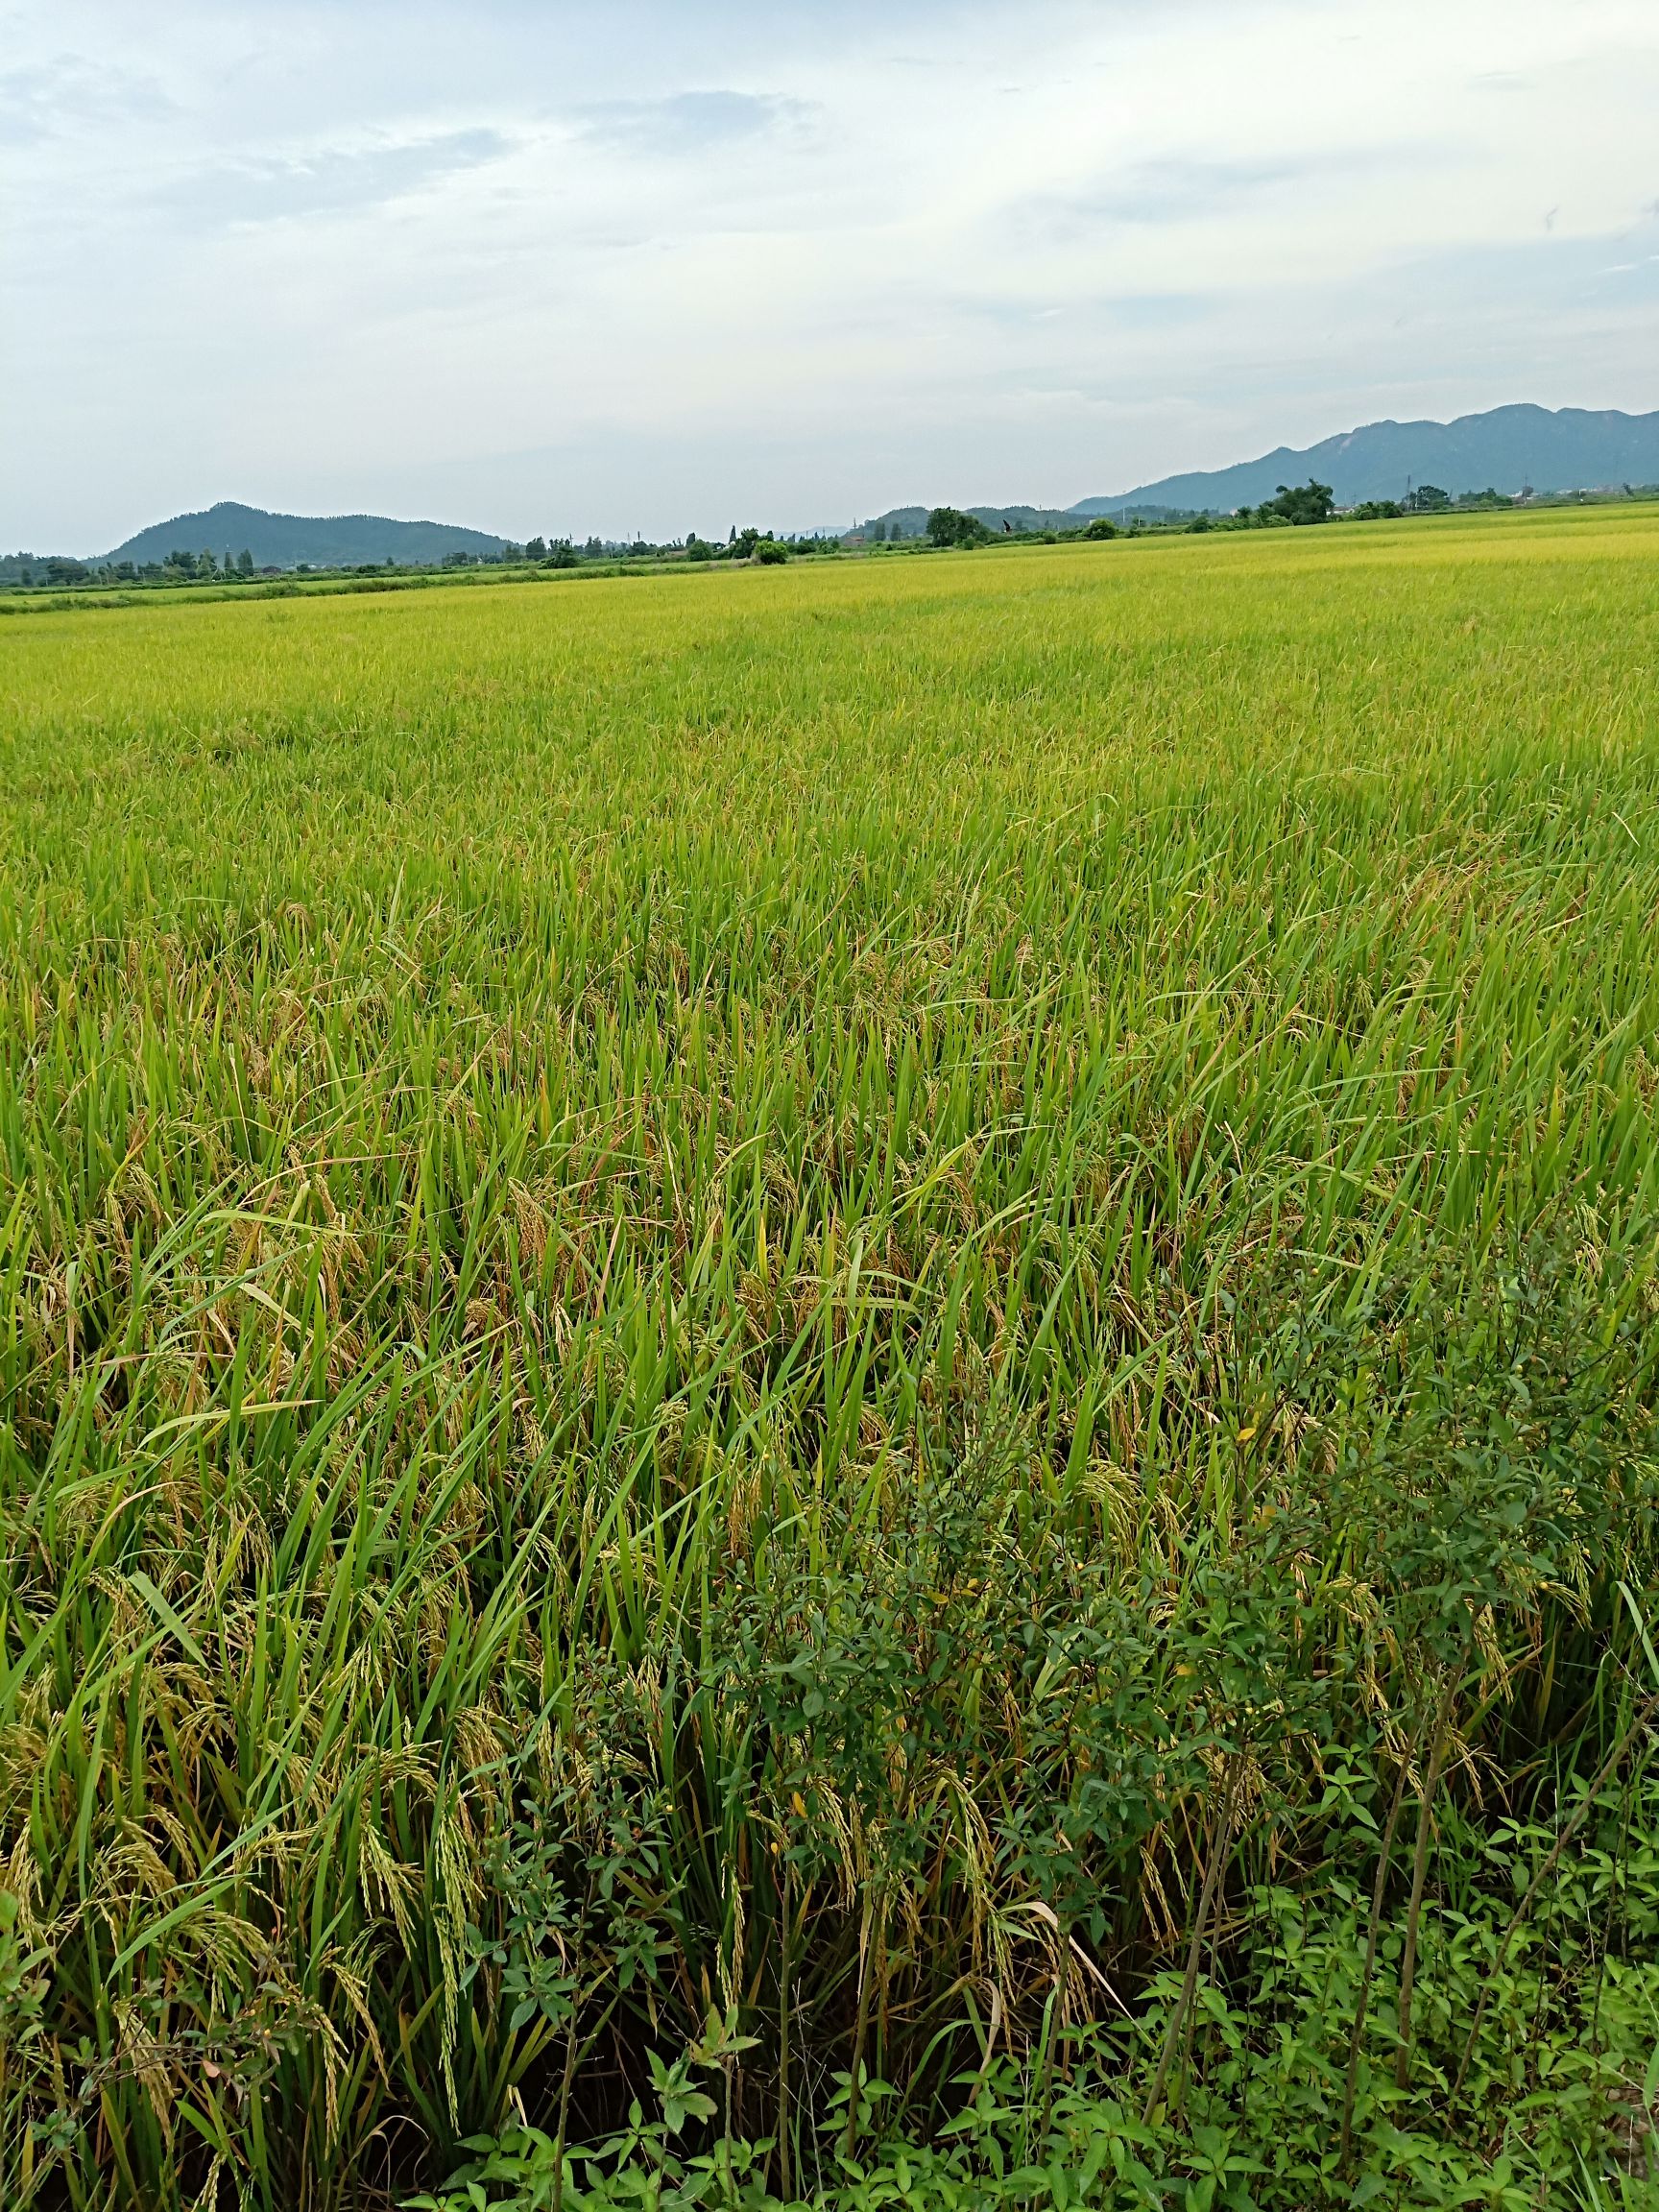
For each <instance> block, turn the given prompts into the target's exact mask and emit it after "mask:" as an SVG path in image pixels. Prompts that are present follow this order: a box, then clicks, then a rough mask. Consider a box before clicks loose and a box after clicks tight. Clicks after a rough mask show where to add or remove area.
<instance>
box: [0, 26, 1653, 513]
mask: <svg viewBox="0 0 1659 2212" xmlns="http://www.w3.org/2000/svg"><path fill="white" fill-rule="evenodd" d="M1656 116H1659V5H1655V0H1088V4H1084V0H1018V4H1015V0H996V4H985V0H883V4H879V5H876V4H871V0H756V4H753V5H751V4H746V0H673V4H672V5H663V4H661V0H599V4H590V0H466V4H465V5H463V4H462V0H448V4H445V0H395V4H394V0H258V4H257V5H245V4H244V0H168V5H167V7H166V8H165V9H151V8H143V9H135V8H133V7H132V6H131V4H130V0H126V4H123V5H120V6H116V5H106V4H103V0H55V4H54V5H53V6H52V7H49V8H48V7H42V6H40V5H39V4H38V0H27V5H21V4H18V0H0V410H3V414H0V548H4V549H11V548H12V547H13V546H16V547H19V548H22V549H27V550H32V551H40V552H52V551H64V552H77V553H81V554H90V553H96V552H101V551H105V550H108V548H109V547H111V546H112V545H114V544H116V543H117V542H119V541H121V540H122V539H124V538H126V537H127V536H129V535H130V534H131V533H132V532H133V531H135V530H137V529H139V528H140V527H142V526H143V525H145V524H146V523H149V522H152V521H157V520H160V519H162V518H164V517H169V516H171V515H174V514H177V513H180V512H185V511H189V510H193V509H198V508H202V507H206V506H209V505H211V504H212V503H213V502H214V501H215V500H217V499H222V498H229V499H240V500H245V501H247V502H249V503H250V504H252V505H255V506H262V507H269V508H275V509H278V510H282V511H285V512H291V513H302V514H336V513H348V512H352V511H362V510H367V511H369V512H373V513H382V514H393V515H398V516H409V517H416V516H420V517H435V518H438V519H442V520H446V521H456V522H465V523H469V524H471V525H473V526H475V527H477V528H481V529H489V530H495V531H498V532H501V533H502V534H504V535H506V536H510V537H514V538H519V539H521V538H524V537H527V536H529V535H531V534H532V533H534V532H541V533H542V534H543V535H558V536H564V535H567V534H568V535H573V536H575V537H578V538H582V537H586V536H588V535H589V533H597V534H598V535H600V536H602V537H613V538H614V537H620V536H624V535H626V536H629V537H632V536H634V535H637V534H640V535H643V536H645V537H648V538H652V539H660V538H668V537H680V536H684V535H685V532H686V531H687V530H690V529H695V530H697V531H699V532H700V533H702V534H703V535H705V536H711V535H713V534H715V533H716V532H717V533H718V534H719V535H721V536H724V535H725V533H726V531H727V529H728V528H729V527H730V526H731V525H733V524H734V523H735V524H737V525H739V526H741V525H742V524H744V523H748V522H753V523H755V524H756V525H757V526H758V527H761V528H779V529H794V528H806V527H811V526H814V525H830V524H834V525H844V524H846V523H848V522H850V521H852V520H853V519H854V518H855V517H865V516H868V515H872V514H876V513H879V512H880V511H881V510H882V509H884V508H887V507H891V506H895V505H899V504H903V503H912V502H914V503H922V504H926V505H933V504H937V503H939V502H941V501H950V502H951V503H954V504H958V505H966V504H969V503H971V502H973V503H979V502H985V503H991V502H997V503H1000V502H1005V501H1017V500H1024V501H1030V502H1033V503H1035V504H1040V505H1055V506H1068V505H1070V504H1071V503H1072V502H1073V501H1074V500H1077V499H1080V498H1084V497H1087V496H1090V495H1094V494H1099V493H1115V492H1118V491H1122V490H1125V489H1128V488H1130V487H1132V486H1135V485H1138V484H1141V483H1144V482H1148V481H1151V480H1153V479H1155V478H1157V477H1159V476H1162V475H1165V474H1167V473H1170V472H1172V471H1175V470H1182V469H1200V468H1214V467H1221V466H1224V465H1226V464H1227V463H1229V462H1233V461H1238V460H1242V459H1246V458H1248V457H1250V456H1252V455H1254V454H1257V453H1260V452H1262V451H1265V450H1268V449H1269V448H1271V447H1273V446H1276V445H1281V444H1286V445H1293V446H1300V445H1309V444H1311V443H1313V442H1314V441H1315V440H1317V439H1319V438H1322V437H1325V436H1327V435H1329V434H1331V433H1332V432H1334V431H1339V430H1344V429H1348V428H1351V427H1352V426H1353V425H1355V424H1356V423H1358V422H1364V421H1376V420H1378V419H1380V418H1382V417H1385V416H1393V417H1396V418H1401V419H1406V418H1413V417H1421V416H1432V417H1436V418H1439V419H1442V420H1444V419H1446V418H1449V417H1451V416H1453V415H1456V414H1461V413H1466V412H1471V411H1473V410H1476V409H1479V408H1483V407H1489V406H1496V405H1500V404H1503V403H1504V402H1507V401H1514V400H1532V401H1536V402H1538V403H1540V404H1542V405H1545V406H1567V405H1572V406H1589V407H1623V408H1626V409H1629V410H1631V411H1646V410H1647V409H1650V408H1654V407H1659V130H1656V129H1655V120H1654V119H1655V117H1656Z"/></svg>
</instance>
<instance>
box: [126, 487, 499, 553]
mask: <svg viewBox="0 0 1659 2212" xmlns="http://www.w3.org/2000/svg"><path fill="white" fill-rule="evenodd" d="M505 543H506V540H505V539H502V538H492V537H491V536H490V535H489V533H488V532H487V531H483V530H463V529H460V528H459V527H457V525H456V524H454V523H452V522H395V521H393V520H391V519H390V518H389V517H387V516H384V515H268V514H267V513H266V512H265V510H264V508H262V507H243V506H239V505H238V504H237V502H236V501H235V500H234V499H221V500H220V502H219V504H218V505H217V506H216V507H209V508H208V509H207V510H206V511H205V513H204V514H201V515H175V516H174V517H173V519H172V520H171V521H170V522H155V523H152V524H151V526H150V528H149V529H148V530H140V531H139V533H138V535H137V536H136V537H135V538H129V539H128V540H127V541H126V543H125V544H124V545H117V546H116V548H115V550H114V551H113V552H112V553H108V554H105V555H104V556H103V558H104V559H105V560H108V561H133V562H138V563H140V564H142V563H144V562H147V561H165V560H166V558H167V556H168V554H169V553H172V552H174V551H178V552H181V553H211V554H212V555H213V557H214V559H215V560H220V559H222V558H223V557H224V555H225V554H226V553H227V552H229V553H232V554H235V553H240V552H241V551H242V550H243V548H244V547H246V548H247V550H248V551H249V552H250V553H252V556H253V565H254V567H255V568H294V567H297V566H298V565H299V564H300V563H301V561H303V562H305V563H307V564H308V565H310V566H311V567H313V568H354V567H356V566H357V565H358V564H359V563H360V562H364V561H374V562H381V561H396V562H397V563H398V565H400V566H403V565H407V566H419V565H421V564H423V563H426V562H433V561H442V560H443V558H444V556H445V554H446V553H498V552H499V551H500V550H501V547H502V546H503V545H504V544H505Z"/></svg>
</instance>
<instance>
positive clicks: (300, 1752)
mask: <svg viewBox="0 0 1659 2212" xmlns="http://www.w3.org/2000/svg"><path fill="white" fill-rule="evenodd" d="M1656 670H1659V510H1651V509H1628V510H1611V509H1606V508H1602V509H1589V510H1585V511H1583V512H1581V513H1577V514H1575V513H1573V512H1571V511H1556V512H1551V513H1549V514H1542V515H1515V516H1500V517H1471V518H1469V519H1467V520H1463V519H1458V520H1452V521H1439V520H1432V521H1423V522H1407V523H1401V524H1398V525H1391V526H1388V525H1383V526H1374V527H1340V526H1337V527H1332V528H1329V529H1324V530H1317V531H1314V530H1309V531H1289V530H1286V531H1279V532H1256V533H1251V534H1248V535H1238V536H1225V535H1220V534H1213V535H1212V536H1211V537H1209V538H1185V539H1169V540H1157V541H1139V542H1137V541H1118V542H1117V543H1114V544H1103V545H1062V546H1054V547H1049V548H1042V549H1021V550H1018V551H992V552H987V553H983V554H962V555H956V554H951V555H938V556H927V557H892V558H876V559H868V560H861V561H823V562H820V563H816V564H812V565H791V566H788V567H784V568H774V569H759V570H754V571H741V572H733V573H731V574H714V575H710V574H707V573H705V574H701V575H678V576H677V575H668V576H662V577H661V578H649V579H646V578H615V579H610V580H606V581H602V582H579V583H574V584H572V583H566V582H564V581H561V580H547V581H542V582H537V583H527V584H524V585H522V586H518V585H513V586H503V587H501V588H499V589H490V590H478V589H454V590H449V589H433V590H430V591H425V592H421V593H418V594H407V595H396V594H389V595H387V596H385V597H380V598H370V597H341V598H326V597H315V598H308V599H300V600H268V601H260V602H256V603H251V604H247V605H236V604H233V603H230V604H204V605H196V606H191V605H166V604H157V605H154V606H150V605H140V606H132V607H127V608H123V609H120V610H114V611H110V612H108V613H102V614H93V613H81V612H69V613H32V614H29V615H26V616H19V617H18V618H16V619H14V620H12V621H9V622H6V623H5V624H3V625H0V1618H3V1626H0V2201H4V2202H5V2203H6V2204H7V2205H21V2204H25V2203H28V2202H31V2201H36V2202H39V2203H42V2204H46V2203H50V2204H54V2205H58V2204H61V2205H68V2206H73V2207H75V2208H76V2212H81V2208H83V2207H84V2208H87V2212H91V2208H94V2207H98V2208H103V2207H110V2208H116V2207H119V2208H122V2212H127V2208H137V2207H164V2208H171V2207H178V2208H180V2212H182V2207H184V2206H186V2205H196V2206H202V2207H214V2208H219V2207H224V2208H227V2212H228V2208H229V2207H232V2206H236V2207H243V2208H251V2212H294V2208H297V2207H304V2208H306V2212H323V2208H333V2207H341V2208H346V2207H354V2206H358V2205H371V2204H382V2203H396V2202H400V2201H406V2200H408V2199H409V2198H410V2197H411V2195H413V2194H415V2193H417V2192H422V2193H425V2194H427V2195H428V2196H430V2197H431V2198H432V2199H433V2200H435V2201H444V2202H449V2203H453V2204H455V2205H457V2206H459V2205H461V2204H468V2205H471V2206H482V2205H484V2204H487V2203H488V2204H521V2205H524V2206H529V2205H531V2204H533V2203H534V2204H539V2205H544V2206H556V2207H558V2208H559V2212H565V2207H566V2206H568V2207H569V2208H570V2212H581V2207H583V2206H585V2205H599V2204H612V2203H614V2204H622V2203H631V2204H640V2205H650V2206H653V2207H666V2206H671V2205H681V2204H691V2203H708V2204H716V2203H734V2202H737V2201H741V2202H743V2203H744V2204H752V2205H760V2204H762V2203H765V2202H768V2201H770V2200H782V2201H784V2202H792V2201H796V2200H803V2199H810V2200H823V2201H825V2202H831V2201H832V2202H834V2203H837V2204H841V2203H845V2204H847V2205H859V2206H863V2205H868V2206H870V2207H872V2212H874V2207H876V2206H878V2205H883V2204H900V2203H902V2204H905V2205H910V2206H916V2207H923V2206H930V2205H933V2204H938V2205H939V2206H941V2207H944V2206H947V2205H950V2206H955V2205H964V2204H981V2203H982V2204H987V2205H989V2204H993V2203H1001V2202H1004V2201H1006V2202H1010V2203H1013V2202H1018V2203H1020V2204H1022V2205H1044V2206H1047V2205H1053V2206H1055V2207H1056V2208H1057V2212H1068V2208H1069V2207H1070V2206H1071V2205H1075V2204H1078V2203H1091V2204H1100V2205H1105V2206H1118V2205H1122V2206H1131V2205H1164V2204H1167V2205H1174V2206H1183V2207H1188V2208H1190V2212H1208V2208H1209V2207H1211V2206H1213V2205H1214V2206H1221V2205H1228V2206H1246V2205H1249V2206H1261V2207H1264V2208H1265V2207H1274V2208H1284V2212H1301V2208H1305V2207H1310V2206H1314V2205H1323V2204H1333V2205H1334V2204H1343V2205H1346V2204H1348V2203H1350V2202H1353V2203H1359V2202H1366V2201H1376V2202H1378V2203H1380V2204H1419V2203H1423V2204H1439V2203H1448V2204H1449V2203H1453V2202H1458V2203H1468V2202H1479V2203H1489V2204H1493V2205H1502V2206H1505V2207H1507V2206H1511V2205H1513V2206H1516V2207H1519V2206H1523V2205H1532V2204H1539V2203H1546V2202H1548V2203H1551V2204H1555V2203H1569V2202H1575V2203H1579V2204H1582V2205H1584V2206H1590V2205H1595V2206H1598V2207H1599V2206H1603V2205H1606V2206H1612V2205H1614V2204H1623V2205H1636V2204H1638V2203H1642V2204H1646V2203H1648V2202H1650V2201H1652V2199H1651V2198H1650V2197H1649V2196H1648V2195H1647V2194H1646V2193H1645V2192H1647V2189H1648V2188H1649V2187H1650V2183H1649V2182H1648V2181H1647V2178H1646V2176H1647V2141H1648V2136H1649V2132H1650V2119H1649V2113H1650V2107H1651V2103H1652V2099H1653V2096H1654V2084H1655V2080H1656V2079H1659V2061H1656V2056H1655V2055H1656V2052H1659V1851H1656V1847H1655V1840H1654V1839H1655V1834H1656V1831H1659V1781H1656V1780H1655V1778H1654V1776H1653V1775H1652V1773H1651V1771H1650V1767H1649V1760H1650V1753H1651V1748H1652V1742H1653V1728H1654V1725H1655V1719H1656V1715H1659V1656H1656V1653H1655V1642H1654V1639H1655V1636H1656V1635H1659V1627H1656V1624H1655V1623H1654V1610H1655V1603H1654V1601H1655V1595H1656V1593H1655V1580H1656V1576H1655V1543H1654V1537H1655V1522H1654V1513H1655V1504H1656V1503H1659V1455H1656V1453H1655V1434H1654V1406H1655V1390H1654V1366H1655V1359H1656V1358H1659V1281H1656V1275H1655V1261H1656V1232H1659V1160H1656V1154H1655V1144H1654V1121H1653V1113H1654V1097H1655V1090H1656V1087H1659V1047H1656V1044H1655V1031H1656V1024H1659V953H1656V950H1655V943H1656V940H1655V924H1656V919H1659V806H1656V800H1659V679H1656ZM469 2175H470V2176H471V2179H470V2182H469V2179H468V2176H469Z"/></svg>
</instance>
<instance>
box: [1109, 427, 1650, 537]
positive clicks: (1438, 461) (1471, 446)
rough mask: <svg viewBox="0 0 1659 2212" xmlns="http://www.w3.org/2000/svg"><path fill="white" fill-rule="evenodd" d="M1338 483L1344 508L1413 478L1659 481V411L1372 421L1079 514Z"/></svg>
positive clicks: (1555, 485)
mask: <svg viewBox="0 0 1659 2212" xmlns="http://www.w3.org/2000/svg"><path fill="white" fill-rule="evenodd" d="M1310 476H1316V477H1317V478H1318V480H1319V481H1320V483H1321V484H1329V485H1330V486H1331V488H1332V490H1333V491H1334V493H1335V494H1336V504H1337V505H1338V506H1339V507H1352V506H1354V505H1356V504H1357V502H1358V501H1359V500H1361V499H1398V498H1399V497H1400V496H1401V494H1402V493H1404V492H1405V490H1406V485H1407V478H1409V479H1410V480H1411V482H1412V483H1414V484H1437V485H1439V487H1440V489H1441V490H1442V491H1443V492H1450V493H1452V494H1453V495H1454V496H1455V495H1456V494H1457V493H1459V492H1482V491H1484V490H1485V489H1486V487H1487V486H1488V485H1491V486H1493V487H1494V488H1495V489H1496V490H1498V491H1500V492H1519V491H1521V490H1522V489H1523V487H1525V486H1527V485H1530V486H1531V487H1532V489H1533V490H1534V491H1535V492H1590V491H1595V490H1597V489H1598V488H1599V486H1601V485H1614V484H1653V483H1659V412H1655V413H1654V414H1651V415H1622V414H1620V413H1619V412H1618V411H1617V410H1616V409H1614V408H1606V409H1603V410H1602V411H1601V412H1599V413H1592V412H1590V411H1588V410H1587V409H1585V408H1582V407H1562V408H1559V409H1556V410H1551V409H1550V408H1548V407H1494V408H1492V409H1491V410H1490V411H1489V412H1488V413H1486V414H1484V415H1460V416H1458V418H1457V420H1456V421H1455V422H1368V423H1366V424H1365V426H1364V427H1363V428H1362V429H1359V430H1348V431H1345V432H1344V433H1343V434H1342V435H1341V436H1340V437H1336V438H1327V439H1324V440H1323V441H1322V442H1321V443H1320V444H1319V445H1309V446H1305V447H1304V448H1302V449H1301V450H1300V451H1296V450H1293V449H1292V448H1291V447H1290V446H1288V445H1281V446H1280V447H1279V448H1278V450H1277V451H1276V452H1273V453H1264V454H1263V455H1262V458H1261V460H1260V461H1240V462H1238V463H1237V464H1236V465H1235V466H1234V467H1233V468H1231V469H1200V470H1198V471H1196V472H1195V473H1193V474H1191V475H1188V476H1165V477H1161V478H1160V479H1159V481H1158V482H1157V483H1156V484H1141V485H1137V486H1136V487H1135V489H1134V490H1133V491H1130V492H1120V493H1116V494H1115V495H1113V496H1111V497H1098V498H1093V499H1079V500H1078V502H1077V504H1076V506H1075V507H1073V508H1072V510H1071V512H1072V514H1073V515H1115V514H1116V513H1117V512H1118V509H1119V508H1121V507H1125V506H1128V507H1134V506H1142V505H1145V504H1147V503H1148V502H1155V503H1157V504H1158V505H1160V506H1165V507H1175V508H1186V509H1189V510H1192V509H1198V508H1209V509H1210V510H1211V511H1212V512H1213V513H1217V514H1227V513H1231V511H1232V510H1233V509H1234V508H1236V507H1243V506H1252V507H1254V506H1258V505H1260V503H1261V502H1262V500H1263V499H1271V498H1272V496H1273V494H1274V493H1275V492H1276V491H1277V490H1278V488H1279V486H1280V485H1281V484H1305V483H1306V482H1307V481H1308V479H1309V477H1310Z"/></svg>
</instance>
